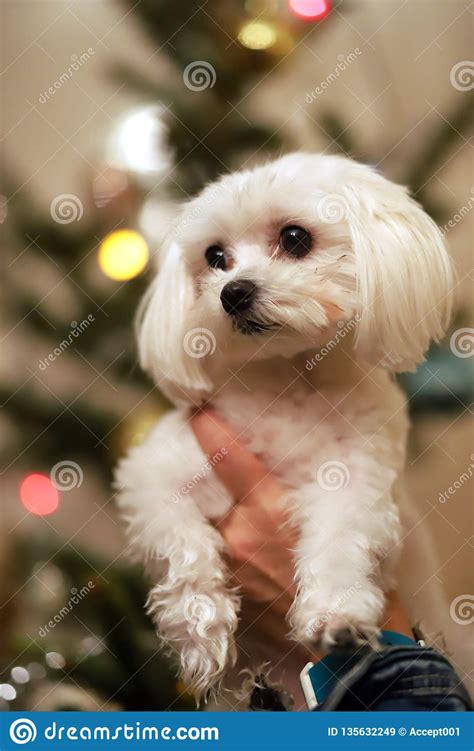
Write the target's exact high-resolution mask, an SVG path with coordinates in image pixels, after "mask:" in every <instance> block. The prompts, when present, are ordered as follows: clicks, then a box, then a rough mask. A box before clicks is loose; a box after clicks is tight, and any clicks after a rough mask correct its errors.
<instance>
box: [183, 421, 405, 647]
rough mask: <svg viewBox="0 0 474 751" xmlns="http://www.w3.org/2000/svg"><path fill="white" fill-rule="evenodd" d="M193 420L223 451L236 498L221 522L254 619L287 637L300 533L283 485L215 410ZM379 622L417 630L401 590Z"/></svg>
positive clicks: (210, 444)
mask: <svg viewBox="0 0 474 751" xmlns="http://www.w3.org/2000/svg"><path fill="white" fill-rule="evenodd" d="M191 426H192V429H193V431H194V433H195V435H196V438H197V440H198V442H199V444H200V446H201V448H202V449H203V451H204V452H205V453H206V454H207V455H209V456H213V455H215V454H217V453H218V452H219V451H220V453H221V455H222V458H221V459H220V461H219V462H218V463H216V464H215V465H214V467H213V471H214V472H215V473H216V475H217V476H218V477H219V479H220V480H221V482H222V483H223V485H225V487H226V488H227V489H228V490H229V492H230V493H231V495H232V497H233V498H234V499H235V504H234V506H233V507H232V509H231V510H230V511H229V512H228V513H227V514H226V515H225V517H224V518H223V519H221V520H220V521H219V522H218V524H217V527H218V529H219V531H220V532H221V534H222V536H223V537H224V539H225V541H226V543H227V549H228V552H229V565H230V570H231V572H232V575H233V581H234V584H236V585H238V586H239V588H240V591H241V593H242V594H243V598H244V601H245V600H246V601H247V606H248V605H251V606H252V605H253V608H251V611H252V618H253V624H254V625H255V626H256V627H264V628H265V630H266V632H267V633H268V635H269V638H270V634H271V635H272V637H274V638H276V639H277V640H279V641H285V639H286V634H287V632H288V626H287V624H286V615H287V613H288V611H289V609H290V607H291V604H292V602H293V598H294V595H295V592H296V585H295V581H294V559H293V554H292V549H293V548H294V546H295V544H296V541H297V533H296V530H295V529H294V528H292V527H291V525H290V522H289V513H288V509H287V507H286V502H285V491H284V488H283V487H282V486H281V485H280V483H279V482H278V480H277V479H276V478H275V477H274V476H273V475H272V474H271V472H269V470H268V469H267V468H266V467H265V466H264V465H263V464H262V463H261V462H260V461H259V459H258V458H257V457H256V456H254V454H252V453H251V452H250V451H249V450H248V449H247V448H246V447H245V446H244V445H243V444H242V443H241V442H239V440H238V439H237V438H236V437H235V436H234V435H233V434H232V432H231V430H230V429H229V428H228V426H227V425H225V423H223V422H222V420H221V419H220V418H219V417H218V416H217V415H216V414H215V413H214V412H213V411H211V410H209V409H207V410H205V411H200V412H198V413H196V414H195V415H193V417H192V419H191ZM223 448H225V449H226V453H225V454H223V452H222V449H223ZM380 625H381V628H385V629H390V630H394V631H399V632H401V633H405V634H407V635H408V636H412V631H411V628H410V623H409V620H408V617H407V614H406V611H405V609H404V607H403V605H402V603H401V601H400V599H399V597H398V596H397V594H396V593H390V594H389V595H388V598H387V606H386V610H385V613H384V616H383V619H382V623H381V624H380Z"/></svg>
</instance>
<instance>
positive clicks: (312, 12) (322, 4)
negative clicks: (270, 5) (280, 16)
mask: <svg viewBox="0 0 474 751" xmlns="http://www.w3.org/2000/svg"><path fill="white" fill-rule="evenodd" d="M289 5H290V9H291V10H292V11H293V13H296V15H297V16H300V17H301V18H306V19H307V20H308V21H316V20H317V19H318V18H323V17H324V16H325V15H327V14H328V13H329V11H330V10H331V3H330V2H329V0H289Z"/></svg>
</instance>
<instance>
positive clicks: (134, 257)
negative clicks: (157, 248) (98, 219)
mask: <svg viewBox="0 0 474 751" xmlns="http://www.w3.org/2000/svg"><path fill="white" fill-rule="evenodd" d="M148 258H149V252H148V245H147V244H146V242H145V240H144V238H143V237H142V236H141V235H140V234H139V233H138V232H135V231H134V230H131V229H119V230H116V231H115V232H111V233H110V235H107V236H106V237H104V239H103V240H102V243H101V245H100V248H99V266H100V268H101V269H102V271H103V272H104V274H105V275H106V276H108V277H110V279H115V280H116V281H125V280H126V279H133V277H134V276H137V275H138V274H139V273H140V272H141V271H143V269H144V268H145V266H146V265H147V263H148Z"/></svg>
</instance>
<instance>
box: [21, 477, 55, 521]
mask: <svg viewBox="0 0 474 751" xmlns="http://www.w3.org/2000/svg"><path fill="white" fill-rule="evenodd" d="M20 499H21V502H22V504H23V506H24V507H25V508H26V510H27V511H30V512H31V513H32V514H36V516H47V515H48V514H52V513H53V512H54V511H56V509H57V508H58V506H59V493H58V490H57V488H55V486H54V485H53V483H52V482H51V480H50V479H49V477H47V476H46V475H41V474H39V473H38V472H33V473H32V474H31V475H27V476H26V477H25V478H24V480H23V481H22V483H21V485H20Z"/></svg>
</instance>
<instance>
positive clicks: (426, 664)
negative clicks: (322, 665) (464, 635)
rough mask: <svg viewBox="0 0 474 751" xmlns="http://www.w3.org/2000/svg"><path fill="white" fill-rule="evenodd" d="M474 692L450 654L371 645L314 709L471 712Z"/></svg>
mask: <svg viewBox="0 0 474 751" xmlns="http://www.w3.org/2000/svg"><path fill="white" fill-rule="evenodd" d="M471 709H472V706H471V701H470V698H469V695H468V693H467V691H466V689H465V688H464V686H463V685H462V682H461V680H460V678H459V676H458V675H457V674H456V672H455V671H454V669H453V668H452V666H451V665H450V663H449V662H448V660H447V659H446V658H445V657H443V656H442V655H440V654H438V652H435V651H434V650H433V649H430V648H428V647H421V646H419V645H417V644H413V646H396V647H387V648H386V649H384V650H382V651H381V652H373V651H367V652H363V653H362V654H361V658H360V660H359V661H358V662H357V664H356V665H355V666H352V667H351V668H349V670H347V671H346V672H342V673H340V674H339V679H338V681H337V682H336V683H335V685H334V688H333V689H332V691H331V692H330V694H329V696H328V697H327V698H326V699H325V701H324V702H323V703H322V704H321V705H319V706H318V707H316V710H315V711H333V712H334V711H336V712H337V711H339V712H350V711H357V712H361V711H362V712H364V711H369V712H397V711H399V712H401V711H438V712H441V711H443V712H466V711H470V710H471Z"/></svg>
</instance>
